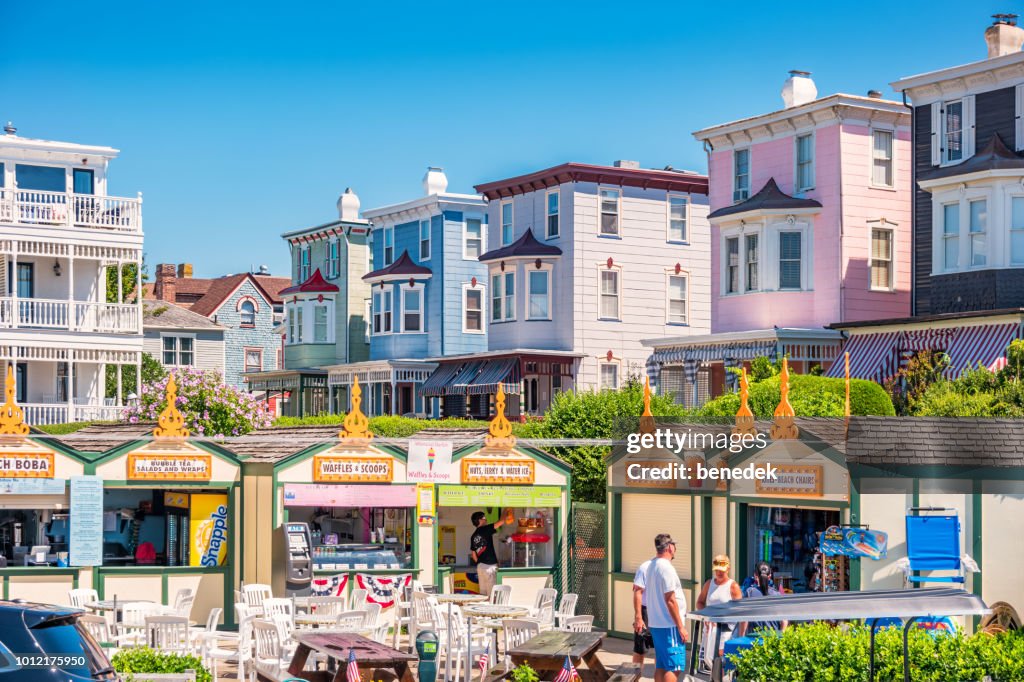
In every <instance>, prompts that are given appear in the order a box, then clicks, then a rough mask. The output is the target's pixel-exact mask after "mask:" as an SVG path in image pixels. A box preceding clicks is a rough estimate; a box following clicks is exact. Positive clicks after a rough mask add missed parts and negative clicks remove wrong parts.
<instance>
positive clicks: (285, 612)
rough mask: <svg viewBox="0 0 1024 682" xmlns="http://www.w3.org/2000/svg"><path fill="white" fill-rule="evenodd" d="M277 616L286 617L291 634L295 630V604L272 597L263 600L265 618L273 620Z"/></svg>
mask: <svg viewBox="0 0 1024 682" xmlns="http://www.w3.org/2000/svg"><path fill="white" fill-rule="evenodd" d="M276 616H286V617H287V618H288V623H289V632H291V630H294V629H295V602H294V601H292V600H291V599H284V598H282V597H271V598H269V599H264V600H263V618H265V619H266V620H272V619H273V618H274V617H276Z"/></svg>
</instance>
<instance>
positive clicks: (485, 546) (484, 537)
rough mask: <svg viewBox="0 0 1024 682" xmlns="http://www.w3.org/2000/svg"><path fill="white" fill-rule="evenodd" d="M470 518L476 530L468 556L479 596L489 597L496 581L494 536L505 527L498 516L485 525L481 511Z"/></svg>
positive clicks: (501, 518) (502, 519) (503, 520)
mask: <svg viewBox="0 0 1024 682" xmlns="http://www.w3.org/2000/svg"><path fill="white" fill-rule="evenodd" d="M470 518H471V520H472V522H473V526H474V527H476V530H474V531H473V537H472V538H470V540H469V549H470V553H469V556H470V558H471V559H472V560H473V564H474V565H475V566H476V574H477V582H478V583H479V585H480V594H483V595H486V596H487V597H490V596H491V589H492V588H493V587H494V584H495V583H496V582H497V581H498V554H497V552H495V550H494V534H495V533H496V532H498V529H499V528H501V527H502V526H504V525H505V519H504V516H499V518H498V520H497V521H495V522H494V523H487V515H486V514H484V513H483V512H482V511H478V512H473V516H472V517H470Z"/></svg>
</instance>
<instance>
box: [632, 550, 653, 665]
mask: <svg viewBox="0 0 1024 682" xmlns="http://www.w3.org/2000/svg"><path fill="white" fill-rule="evenodd" d="M652 561H654V559H648V560H647V561H645V562H643V563H642V564H640V566H639V567H638V568H637V569H636V573H635V574H634V575H633V662H634V663H640V664H641V665H642V664H643V662H644V657H645V656H646V655H647V652H648V651H650V650H651V649H653V648H654V642H653V640H651V631H650V629H648V626H647V590H646V587H647V569H648V568H650V566H651V562H652Z"/></svg>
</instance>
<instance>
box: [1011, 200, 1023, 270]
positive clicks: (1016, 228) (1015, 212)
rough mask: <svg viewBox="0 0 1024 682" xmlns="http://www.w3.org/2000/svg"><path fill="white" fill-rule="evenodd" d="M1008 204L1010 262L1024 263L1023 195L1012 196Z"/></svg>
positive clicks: (1014, 263)
mask: <svg viewBox="0 0 1024 682" xmlns="http://www.w3.org/2000/svg"><path fill="white" fill-rule="evenodd" d="M1011 201H1012V203H1011V206H1010V264H1011V265H1024V197H1013V199H1012V200H1011Z"/></svg>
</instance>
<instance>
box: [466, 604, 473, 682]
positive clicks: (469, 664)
mask: <svg viewBox="0 0 1024 682" xmlns="http://www.w3.org/2000/svg"><path fill="white" fill-rule="evenodd" d="M472 679H473V616H466V682H471V681H472Z"/></svg>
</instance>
